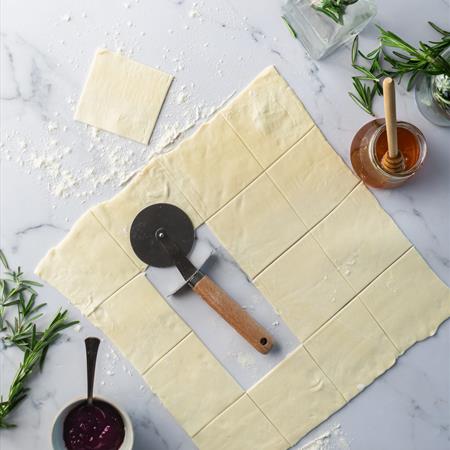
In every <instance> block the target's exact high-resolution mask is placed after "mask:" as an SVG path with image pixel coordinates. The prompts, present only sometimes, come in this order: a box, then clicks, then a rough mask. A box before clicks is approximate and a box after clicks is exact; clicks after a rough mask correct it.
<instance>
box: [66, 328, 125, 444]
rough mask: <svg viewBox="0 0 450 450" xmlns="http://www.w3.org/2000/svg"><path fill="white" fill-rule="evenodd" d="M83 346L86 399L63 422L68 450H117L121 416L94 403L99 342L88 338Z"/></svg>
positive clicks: (122, 434) (120, 439)
mask: <svg viewBox="0 0 450 450" xmlns="http://www.w3.org/2000/svg"><path fill="white" fill-rule="evenodd" d="M84 343H85V346H86V366H87V399H86V400H85V401H81V402H79V403H78V404H77V405H76V406H75V407H74V408H73V409H72V410H71V411H69V413H68V414H67V416H66V418H65V420H64V427H63V436H64V443H65V446H66V449H67V450H119V449H121V448H122V443H123V441H124V437H125V426H124V422H123V418H122V416H121V414H120V412H119V411H118V410H117V409H116V408H115V407H114V406H112V405H111V404H109V403H107V402H105V401H103V400H100V399H98V398H96V399H94V395H93V391H94V377H95V365H96V361H97V352H98V347H99V344H100V339H98V338H96V337H88V338H86V339H85V341H84Z"/></svg>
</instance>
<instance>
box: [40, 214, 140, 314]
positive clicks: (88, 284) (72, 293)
mask: <svg viewBox="0 0 450 450" xmlns="http://www.w3.org/2000/svg"><path fill="white" fill-rule="evenodd" d="M35 272H36V274H37V275H39V276H40V277H41V278H42V279H43V280H45V281H47V282H48V283H50V284H51V285H52V286H53V287H55V288H56V289H58V291H59V292H61V294H63V295H64V296H66V297H67V298H68V299H69V300H70V301H71V302H72V303H73V304H74V305H75V306H76V307H77V308H79V309H80V310H81V312H82V313H83V314H85V315H88V314H89V313H91V312H92V311H93V310H94V309H95V308H96V307H97V306H98V305H99V304H100V303H102V302H103V301H104V300H106V299H107V298H108V297H109V296H110V295H111V294H113V293H114V292H115V291H117V289H119V288H120V287H122V286H123V285H124V284H126V283H127V282H128V281H129V280H131V279H132V278H133V277H134V276H136V275H137V274H138V273H139V269H138V267H137V266H136V265H135V264H134V263H133V261H132V260H131V259H130V258H129V257H128V256H127V255H126V253H125V252H124V251H123V250H122V249H121V248H120V246H119V245H118V244H117V243H116V242H115V241H114V239H113V238H112V237H111V236H110V235H109V234H108V232H107V231H106V230H105V229H104V228H103V227H102V225H101V224H100V223H99V221H98V220H97V219H96V218H95V217H94V215H93V214H92V212H91V211H88V212H87V213H85V214H84V215H83V216H81V217H80V218H79V219H78V221H77V222H76V223H75V224H74V225H73V227H72V229H71V230H70V232H69V234H68V235H67V236H66V237H65V238H64V239H63V240H62V241H61V242H60V243H59V244H58V245H57V246H56V247H54V248H52V249H51V250H50V251H49V252H48V253H47V255H46V256H45V257H44V258H43V259H42V260H41V261H40V262H39V264H38V266H37V267H36V270H35Z"/></svg>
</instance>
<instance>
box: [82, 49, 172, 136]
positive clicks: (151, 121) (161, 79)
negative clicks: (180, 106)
mask: <svg viewBox="0 0 450 450" xmlns="http://www.w3.org/2000/svg"><path fill="white" fill-rule="evenodd" d="M172 80H173V77H172V75H169V74H167V73H164V72H161V71H160V70H156V69H153V68H151V67H149V66H146V65H144V64H140V63H138V62H136V61H133V60H132V59H129V58H126V57H125V56H122V55H120V54H119V53H114V52H111V51H109V50H106V49H100V50H97V53H96V54H95V58H94V62H93V63H92V66H91V69H90V72H89V76H88V79H87V81H86V83H85V85H84V88H83V92H82V93H81V97H80V99H79V101H78V106H77V109H76V111H75V117H74V118H75V120H79V121H80V122H85V123H87V124H89V125H92V126H94V127H97V128H101V129H102V130H106V131H110V132H111V133H115V134H118V135H119V136H123V137H126V138H129V139H132V140H134V141H137V142H140V143H141V144H147V143H148V141H149V139H150V136H151V134H152V131H153V128H154V127H155V124H156V121H157V119H158V115H159V112H160V110H161V107H162V105H163V103H164V99H165V98H166V95H167V91H168V90H169V87H170V84H171V83H172Z"/></svg>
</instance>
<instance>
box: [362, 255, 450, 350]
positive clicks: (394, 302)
mask: <svg viewBox="0 0 450 450" xmlns="http://www.w3.org/2000/svg"><path fill="white" fill-rule="evenodd" d="M360 298H361V300H362V301H363V303H364V304H365V305H366V306H367V308H368V310H369V311H370V312H371V313H372V315H373V316H374V317H375V319H376V320H377V322H378V323H379V324H380V326H381V327H382V328H383V330H384V331H385V332H386V334H387V335H388V336H389V338H390V339H391V340H392V342H393V343H394V344H395V346H396V347H397V348H398V350H399V351H400V353H403V352H405V351H406V350H407V349H408V348H409V347H411V346H412V345H413V344H415V343H416V342H417V341H421V340H422V339H425V338H427V337H429V336H432V335H433V334H434V333H435V332H436V330H437V328H438V327H439V325H440V324H441V323H442V322H444V321H445V320H446V319H448V318H449V317H450V289H449V288H448V287H447V286H446V285H445V284H444V283H443V282H442V281H441V280H440V279H439V278H438V277H437V276H436V275H435V274H434V273H433V271H432V270H431V269H430V268H429V267H428V265H427V263H426V262H425V261H424V260H423V259H422V257H421V256H420V255H419V253H417V251H416V250H415V249H414V248H412V249H411V250H408V252H407V253H406V254H405V255H403V256H402V257H401V258H400V259H399V260H398V261H396V262H395V263H394V264H393V265H392V266H391V267H389V268H388V269H387V270H386V271H385V272H383V273H382V274H381V275H380V276H379V277H378V278H377V279H376V280H375V281H374V282H373V283H371V284H370V285H369V286H368V287H367V288H366V289H365V290H364V291H362V293H361V294H360Z"/></svg>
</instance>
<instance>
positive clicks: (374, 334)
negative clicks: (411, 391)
mask: <svg viewBox="0 0 450 450" xmlns="http://www.w3.org/2000/svg"><path fill="white" fill-rule="evenodd" d="M305 347H306V349H307V350H308V352H309V353H310V354H311V356H312V357H313V358H314V361H316V363H317V364H319V366H320V367H321V369H322V370H323V371H324V372H325V373H326V375H327V376H328V378H329V379H330V380H331V381H332V382H333V384H334V385H335V386H336V387H337V388H338V389H339V391H340V392H341V393H342V395H343V396H344V397H345V399H346V400H347V401H349V400H351V399H352V398H353V397H354V396H355V395H357V394H359V392H360V391H362V390H363V389H364V388H365V387H366V386H368V385H369V384H371V383H372V382H373V381H374V380H375V378H377V377H378V376H379V375H381V374H382V373H384V372H385V371H386V370H387V369H389V368H390V367H391V366H393V365H394V364H395V361H396V359H397V356H398V355H399V353H398V350H397V349H396V348H395V347H394V345H393V344H392V342H391V341H390V340H389V339H388V338H387V337H386V335H385V333H384V332H383V330H382V329H381V328H380V327H379V325H378V324H377V323H376V322H375V320H374V319H373V317H372V316H371V315H370V313H369V311H368V310H367V308H366V307H365V306H364V305H363V304H362V303H361V301H360V300H359V299H358V298H356V299H355V300H353V301H351V302H350V303H349V304H348V305H347V306H345V307H344V308H343V309H342V310H341V311H340V312H338V313H337V314H336V315H335V316H334V317H333V318H332V319H331V320H330V321H329V322H327V323H326V324H325V325H324V326H323V327H322V328H320V329H319V331H317V332H316V333H315V334H313V335H312V336H311V337H310V338H309V339H308V340H307V341H306V342H305Z"/></svg>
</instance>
